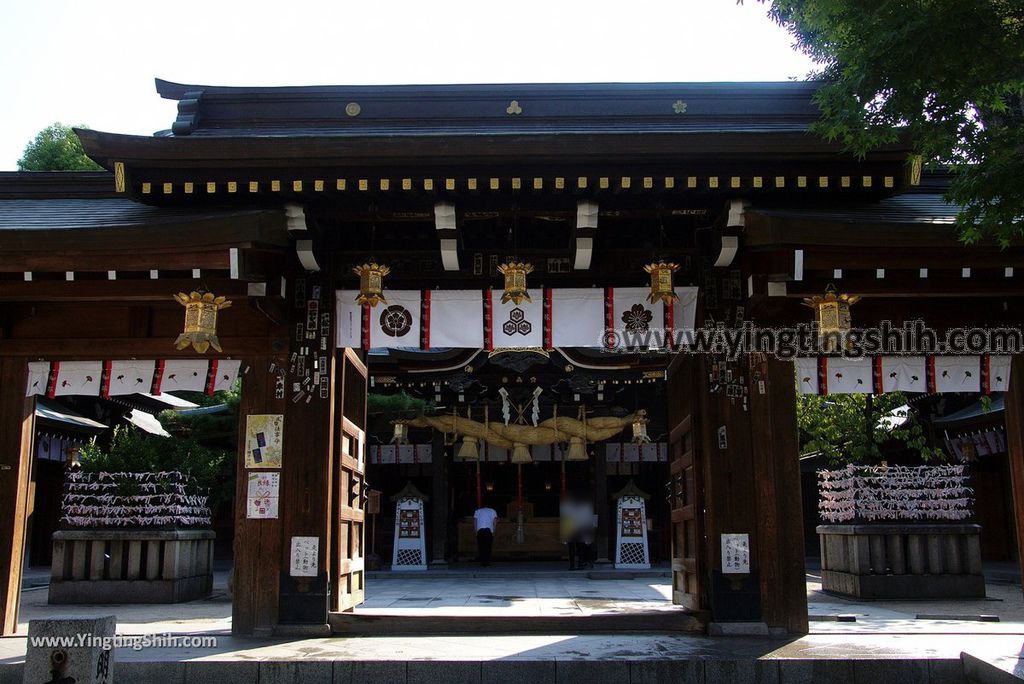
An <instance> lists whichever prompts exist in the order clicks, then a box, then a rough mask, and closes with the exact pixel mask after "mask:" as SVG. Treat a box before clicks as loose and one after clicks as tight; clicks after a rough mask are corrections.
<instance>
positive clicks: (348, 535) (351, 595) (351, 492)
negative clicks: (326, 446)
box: [331, 349, 368, 612]
mask: <svg viewBox="0 0 1024 684" xmlns="http://www.w3.org/2000/svg"><path fill="white" fill-rule="evenodd" d="M338 364H339V372H338V376H337V379H338V386H339V387H340V390H341V391H340V392H337V393H336V396H337V398H338V399H337V401H338V403H337V405H336V416H337V419H336V423H335V430H336V434H337V442H336V444H335V449H334V462H333V467H332V469H331V472H332V473H333V474H334V482H333V485H334V486H333V487H332V488H331V489H332V497H331V498H332V506H331V509H332V512H333V520H334V530H333V532H334V534H333V537H334V539H333V547H334V551H333V554H334V559H333V560H334V564H333V565H334V568H335V570H334V586H333V592H332V599H331V603H332V606H331V608H332V610H334V611H335V612H340V611H345V610H351V609H352V608H355V607H356V606H357V605H359V604H360V603H362V602H363V601H364V600H365V596H366V593H365V590H366V567H365V553H364V537H365V521H366V497H367V491H368V490H367V486H366V478H365V464H366V390H367V373H366V365H365V364H364V363H363V362H362V361H361V360H360V359H359V357H358V356H357V354H356V352H355V351H354V350H352V349H345V350H343V351H342V352H340V353H339V359H338Z"/></svg>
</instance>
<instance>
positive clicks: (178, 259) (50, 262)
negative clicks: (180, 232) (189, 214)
mask: <svg viewBox="0 0 1024 684" xmlns="http://www.w3.org/2000/svg"><path fill="white" fill-rule="evenodd" d="M230 266H231V259H230V252H229V250H228V248H227V247H224V248H221V249H217V250H212V251H211V250H187V249H185V250H181V249H178V250H168V251H153V252H147V251H138V250H131V251H111V252H94V251H82V250H53V251H45V252H43V251H10V250H4V252H3V256H2V257H0V272H4V273H20V272H24V271H39V272H43V271H49V272H63V271H74V272H76V273H86V272H98V273H106V272H107V271H149V270H153V269H157V270H163V271H190V270H192V269H194V268H199V269H203V270H211V269H213V270H226V269H228V268H230Z"/></svg>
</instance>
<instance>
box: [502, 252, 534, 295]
mask: <svg viewBox="0 0 1024 684" xmlns="http://www.w3.org/2000/svg"><path fill="white" fill-rule="evenodd" d="M498 271H500V272H501V274H502V275H503V276H505V292H504V293H503V294H502V295H501V303H502V304H505V303H507V302H508V301H509V300H511V301H512V302H513V303H515V305H516V306H519V305H520V304H522V303H523V301H524V300H525V301H527V302H530V303H532V302H533V300H532V299H530V293H529V292H527V291H526V274H527V273H533V264H528V263H525V262H522V261H509V262H508V263H505V264H502V265H501V266H498Z"/></svg>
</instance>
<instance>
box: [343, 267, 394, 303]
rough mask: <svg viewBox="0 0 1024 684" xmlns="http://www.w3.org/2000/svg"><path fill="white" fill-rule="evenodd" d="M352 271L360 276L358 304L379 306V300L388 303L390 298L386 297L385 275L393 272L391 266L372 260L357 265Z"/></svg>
mask: <svg viewBox="0 0 1024 684" xmlns="http://www.w3.org/2000/svg"><path fill="white" fill-rule="evenodd" d="M352 271H353V272H354V273H355V274H356V275H357V276H359V296H358V297H356V303H357V304H364V305H365V304H369V305H370V306H377V303H378V302H384V303H385V304H387V303H388V300H387V299H385V298H384V276H386V275H387V274H388V273H391V269H390V268H388V267H387V266H384V265H383V264H377V263H373V262H370V263H367V264H362V265H360V266H356V267H355V268H353V269H352Z"/></svg>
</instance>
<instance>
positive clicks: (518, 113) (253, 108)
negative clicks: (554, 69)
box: [157, 80, 819, 137]
mask: <svg viewBox="0 0 1024 684" xmlns="http://www.w3.org/2000/svg"><path fill="white" fill-rule="evenodd" d="M817 88H818V84H816V83H814V82H779V83H580V84H507V85H423V86H311V87H280V88H229V87H215V86H200V85H179V84H174V83H168V82H166V81H160V80H158V81H157V90H158V92H159V93H160V94H161V95H162V96H163V97H165V98H169V99H173V100H178V118H177V120H176V121H175V122H174V124H173V126H172V128H171V130H169V131H166V132H164V135H167V136H188V135H194V136H209V137H252V136H339V137H364V136H365V137H374V136H402V135H420V136H463V135H552V134H623V133H625V134H632V133H680V134H686V133H764V132H768V133H772V132H803V131H806V130H807V128H808V126H809V125H810V123H811V122H813V121H814V120H815V119H817V118H818V115H819V112H818V108H817V106H816V105H815V104H814V103H813V101H812V96H813V94H814V92H815V91H816V90H817Z"/></svg>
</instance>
